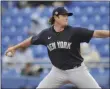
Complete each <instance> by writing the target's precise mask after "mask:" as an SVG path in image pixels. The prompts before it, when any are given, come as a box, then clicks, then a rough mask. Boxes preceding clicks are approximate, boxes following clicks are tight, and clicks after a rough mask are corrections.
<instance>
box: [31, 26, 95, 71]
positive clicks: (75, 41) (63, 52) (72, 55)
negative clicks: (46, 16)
mask: <svg viewBox="0 0 110 89" xmlns="http://www.w3.org/2000/svg"><path fill="white" fill-rule="evenodd" d="M93 33H94V31H92V30H88V29H86V28H81V27H72V26H69V25H68V26H66V27H65V28H64V30H63V31H61V32H56V31H55V30H54V27H53V26H51V27H50V28H47V29H45V30H43V31H42V32H41V33H40V34H38V35H35V36H33V37H32V39H31V43H32V45H45V46H46V47H47V48H48V55H49V58H50V60H51V63H52V64H53V65H54V66H56V67H57V68H59V69H62V70H67V69H72V68H73V66H75V65H78V64H81V63H82V62H83V60H84V59H83V58H82V56H81V54H80V43H81V42H87V43H88V42H89V41H90V39H91V38H92V36H93Z"/></svg>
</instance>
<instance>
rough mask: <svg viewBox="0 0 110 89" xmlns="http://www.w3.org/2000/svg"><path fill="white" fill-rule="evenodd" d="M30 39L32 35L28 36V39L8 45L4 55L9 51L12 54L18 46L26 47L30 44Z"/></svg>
mask: <svg viewBox="0 0 110 89" xmlns="http://www.w3.org/2000/svg"><path fill="white" fill-rule="evenodd" d="M31 39H32V37H29V38H28V39H26V40H24V41H23V42H21V43H19V44H17V45H15V46H12V47H9V48H8V49H7V50H6V55H7V53H8V52H11V53H12V55H14V53H15V51H16V50H17V49H19V48H27V47H29V46H30V45H31Z"/></svg>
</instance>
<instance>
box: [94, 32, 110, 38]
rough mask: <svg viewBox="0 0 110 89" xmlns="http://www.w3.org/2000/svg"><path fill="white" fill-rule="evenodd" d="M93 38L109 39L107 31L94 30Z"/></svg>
mask: <svg viewBox="0 0 110 89" xmlns="http://www.w3.org/2000/svg"><path fill="white" fill-rule="evenodd" d="M93 37H95V38H107V37H110V31H109V30H95V31H94V33H93Z"/></svg>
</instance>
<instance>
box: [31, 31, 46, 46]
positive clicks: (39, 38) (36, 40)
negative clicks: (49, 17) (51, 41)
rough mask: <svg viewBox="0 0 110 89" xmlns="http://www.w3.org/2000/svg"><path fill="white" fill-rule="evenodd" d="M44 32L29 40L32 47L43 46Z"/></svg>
mask: <svg viewBox="0 0 110 89" xmlns="http://www.w3.org/2000/svg"><path fill="white" fill-rule="evenodd" d="M43 34H44V31H42V32H40V33H39V34H37V35H34V36H32V39H31V44H32V45H40V44H41V45H44V44H45V42H44V35H43Z"/></svg>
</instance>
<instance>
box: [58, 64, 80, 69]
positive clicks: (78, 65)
mask: <svg viewBox="0 0 110 89" xmlns="http://www.w3.org/2000/svg"><path fill="white" fill-rule="evenodd" d="M80 66H81V64H76V65H73V66H69V67H68V66H63V67H62V68H60V69H62V70H69V69H75V68H78V67H80Z"/></svg>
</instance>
